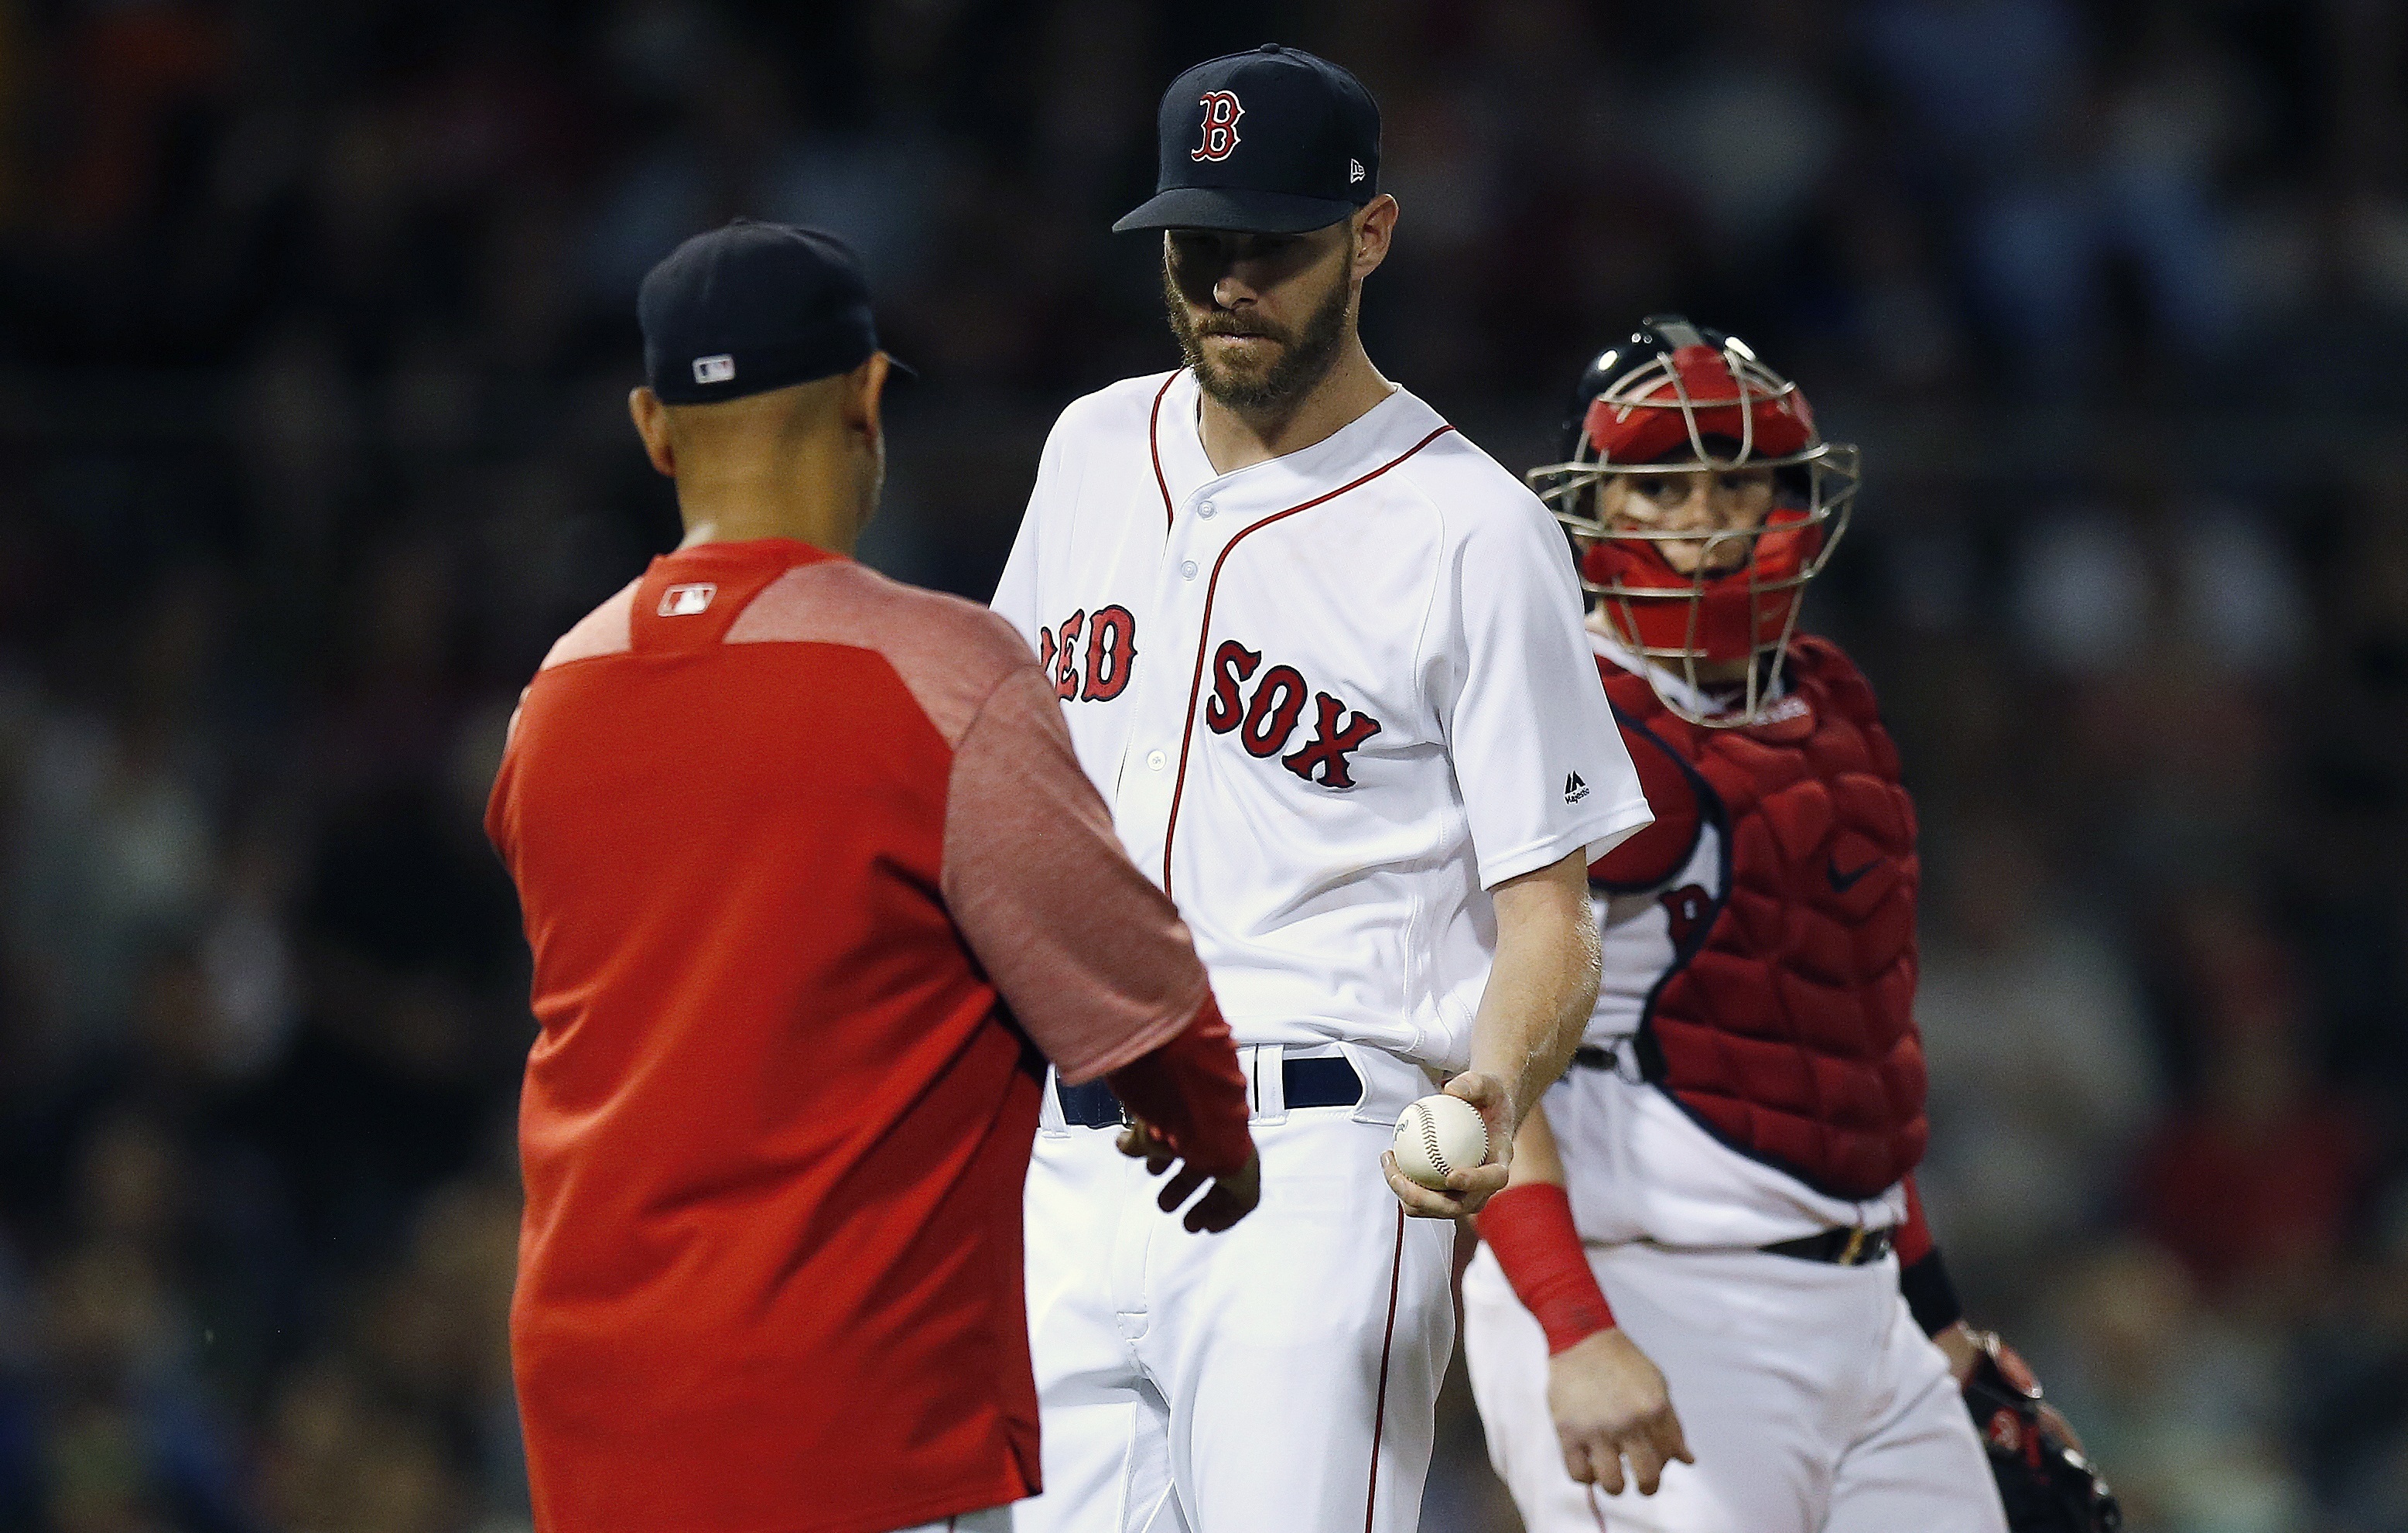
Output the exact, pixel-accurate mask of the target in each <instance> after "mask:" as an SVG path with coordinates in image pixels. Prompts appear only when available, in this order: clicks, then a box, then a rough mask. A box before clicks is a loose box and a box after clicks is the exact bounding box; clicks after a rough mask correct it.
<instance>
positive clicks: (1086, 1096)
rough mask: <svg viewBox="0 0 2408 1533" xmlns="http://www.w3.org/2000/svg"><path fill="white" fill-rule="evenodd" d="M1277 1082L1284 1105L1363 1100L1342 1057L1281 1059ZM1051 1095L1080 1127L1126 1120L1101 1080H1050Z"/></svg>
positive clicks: (1352, 1069) (1336, 1104)
mask: <svg viewBox="0 0 2408 1533" xmlns="http://www.w3.org/2000/svg"><path fill="white" fill-rule="evenodd" d="M1280 1081H1281V1084H1282V1086H1283V1088H1284V1089H1285V1092H1286V1096H1287V1105H1288V1106H1289V1107H1291V1108H1299V1107H1353V1106H1355V1104H1356V1103H1358V1102H1360V1101H1362V1100H1363V1078H1362V1077H1361V1076H1359V1075H1357V1074H1355V1067H1354V1066H1352V1065H1350V1064H1348V1063H1347V1062H1346V1061H1345V1060H1344V1059H1343V1058H1340V1057H1337V1056H1334V1055H1333V1056H1330V1057H1327V1058H1323V1059H1283V1060H1282V1061H1281V1062H1280ZM1054 1096H1057V1097H1059V1098H1061V1102H1062V1121H1063V1122H1065V1123H1069V1124H1076V1125H1078V1126H1080V1127H1081V1128H1109V1127H1111V1126H1113V1125H1118V1124H1125V1123H1126V1122H1128V1116H1127V1114H1126V1113H1125V1112H1123V1111H1122V1110H1121V1099H1120V1098H1119V1097H1117V1096H1113V1095H1112V1088H1111V1087H1110V1086H1108V1085H1106V1084H1104V1083H1103V1082H1101V1081H1090V1082H1087V1083H1086V1084H1084V1085H1079V1086H1070V1085H1065V1084H1063V1083H1062V1082H1060V1081H1058V1080H1057V1081H1055V1082H1054Z"/></svg>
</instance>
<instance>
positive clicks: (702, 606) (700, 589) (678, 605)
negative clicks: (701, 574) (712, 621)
mask: <svg viewBox="0 0 2408 1533" xmlns="http://www.w3.org/2000/svg"><path fill="white" fill-rule="evenodd" d="M716 595H719V587H717V586H715V585H713V584H711V583H710V581H708V580H704V581H701V582H699V583H697V584H694V585H673V586H671V587H669V588H668V589H667V591H664V592H662V593H661V616H663V617H665V618H690V617H692V616H694V615H695V613H697V612H708V611H710V598H711V597H713V596H716Z"/></svg>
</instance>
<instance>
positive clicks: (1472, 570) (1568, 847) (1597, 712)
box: [1425, 486, 1653, 889]
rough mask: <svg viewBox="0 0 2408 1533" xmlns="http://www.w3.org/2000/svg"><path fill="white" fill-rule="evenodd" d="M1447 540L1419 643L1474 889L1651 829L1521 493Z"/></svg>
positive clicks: (1548, 551) (1566, 583)
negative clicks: (1467, 840) (1466, 834)
mask: <svg viewBox="0 0 2408 1533" xmlns="http://www.w3.org/2000/svg"><path fill="white" fill-rule="evenodd" d="M1514 489H1515V492H1516V493H1517V494H1518V499H1514V500H1511V501H1509V502H1508V503H1507V504H1505V505H1501V506H1494V507H1490V508H1488V509H1489V510H1490V511H1491V512H1492V514H1489V515H1486V516H1483V517H1480V518H1478V519H1476V520H1474V521H1472V522H1471V523H1469V525H1467V526H1466V527H1464V528H1463V529H1462V531H1461V532H1460V533H1459V534H1458V536H1457V537H1455V538H1454V539H1453V541H1452V545H1451V549H1450V556H1449V558H1448V560H1447V562H1446V567H1445V569H1444V571H1443V573H1442V581H1443V583H1442V587H1441V591H1440V592H1439V594H1438V597H1437V600H1436V601H1435V603H1434V609H1433V614H1432V616H1433V620H1434V621H1433V623H1432V624H1431V628H1432V632H1430V633H1429V634H1428V635H1427V637H1426V638H1425V648H1426V653H1427V654H1428V656H1429V660H1430V666H1429V674H1430V675H1431V676H1432V677H1433V680H1434V691H1435V692H1436V694H1437V696H1436V702H1437V705H1438V708H1439V711H1440V713H1441V718H1442V719H1443V721H1444V727H1445V732H1446V740H1447V747H1448V751H1449V753H1450V755H1451V757H1452V759H1453V762H1454V766H1455V782H1456V786H1457V788H1458V789H1459V791H1460V792H1461V794H1462V795H1463V802H1464V809H1465V813H1466V815H1467V816H1468V818H1469V821H1470V825H1471V840H1472V847H1473V850H1474V852H1475V853H1476V854H1477V855H1478V858H1479V862H1480V881H1481V884H1482V885H1483V887H1485V888H1491V889H1493V888H1495V887H1496V886H1497V885H1498V884H1499V883H1502V882H1504V881H1506V880H1508V879H1512V878H1517V877H1519V876H1520V875H1522V874H1524V873H1528V872H1532V871H1534V870H1536V869H1538V868H1541V867H1547V866H1549V865H1550V864H1553V863H1555V862H1559V861H1561V860H1562V859H1563V858H1565V857H1567V856H1570V855H1571V854H1572V853H1574V852H1584V853H1585V860H1587V861H1589V862H1592V863H1593V862H1595V861H1597V860H1598V858H1600V857H1602V856H1604V855H1605V854H1606V853H1607V852H1611V851H1612V850H1613V848H1614V847H1615V846H1616V845H1618V844H1620V843H1621V842H1622V841H1623V840H1624V839H1626V838H1628V837H1629V836H1630V835H1631V834H1632V833H1633V832H1635V831H1637V830H1639V829H1640V828H1641V826H1643V825H1645V824H1648V822H1649V821H1650V820H1651V819H1652V818H1653V815H1652V814H1651V813H1650V811H1649V809H1648V807H1647V798H1646V795H1645V794H1644V793H1642V792H1641V789H1640V785H1639V777H1638V773H1637V772H1636V771H1635V770H1634V769H1633V768H1632V766H1631V763H1630V753H1629V752H1628V751H1627V749H1625V747H1624V745H1623V742H1622V732H1621V730H1620V728H1619V727H1618V726H1617V725H1616V724H1615V723H1614V719H1613V708H1612V706H1611V705H1610V704H1609V703H1608V701H1607V699H1606V695H1605V690H1604V688H1603V687H1601V686H1599V685H1598V677H1597V661H1596V658H1595V656H1594V655H1593V654H1592V653H1591V652H1590V650H1589V646H1588V640H1587V638H1586V636H1585V634H1584V632H1583V631H1582V628H1581V596H1580V584H1579V581H1578V580H1576V579H1575V578H1574V576H1573V574H1572V564H1571V554H1570V550H1569V549H1568V548H1567V547H1566V545H1565V542H1564V539H1563V536H1562V534H1560V533H1559V532H1557V531H1556V529H1555V523H1553V522H1552V521H1551V520H1550V519H1549V518H1548V516H1547V513H1546V510H1545V509H1544V508H1542V507H1541V506H1540V505H1539V503H1538V501H1537V500H1536V499H1534V498H1532V497H1530V496H1529V495H1527V494H1519V487H1518V486H1515V487H1514Z"/></svg>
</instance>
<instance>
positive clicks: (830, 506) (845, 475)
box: [627, 352, 887, 553]
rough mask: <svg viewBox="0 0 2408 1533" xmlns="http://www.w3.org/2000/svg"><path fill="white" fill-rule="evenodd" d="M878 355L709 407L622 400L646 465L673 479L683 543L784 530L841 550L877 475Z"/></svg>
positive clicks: (880, 463)
mask: <svg viewBox="0 0 2408 1533" xmlns="http://www.w3.org/2000/svg"><path fill="white" fill-rule="evenodd" d="M886 374H887V362H886V357H885V354H884V353H883V352H872V353H871V354H870V355H869V356H868V357H867V358H865V359H864V360H863V361H862V363H861V365H859V366H857V367H855V368H853V371H851V372H849V373H839V374H838V375H837V376H835V377H833V378H821V379H814V380H811V381H810V382H808V383H796V384H791V385H789V386H788V387H786V388H782V389H769V390H767V391H764V392H763V393H760V394H746V395H744V396H743V397H741V398H738V399H728V400H723V401H720V402H718V403H716V404H710V405H669V404H664V403H663V402H662V401H661V398H660V396H659V395H658V394H654V393H653V392H652V390H651V389H650V388H638V389H637V390H636V391H635V392H634V393H632V394H629V395H628V396H627V409H628V413H629V414H630V415H632V416H633V417H634V418H635V423H636V433H637V435H638V436H639V437H642V438H643V441H644V452H645V455H646V456H648V457H650V458H651V459H652V466H653V467H654V468H657V469H659V470H660V471H661V472H662V473H664V474H667V476H669V477H670V478H671V479H673V480H676V481H677V494H678V511H679V514H680V515H681V517H683V518H684V521H685V529H686V536H685V541H686V542H687V543H689V544H692V543H710V542H720V543H725V542H738V541H741V540H744V539H747V538H753V537H795V538H800V539H801V540H803V541H804V542H807V543H813V544H817V545H818V546H819V547H821V548H824V549H829V550H832V551H834V552H839V553H850V552H853V544H854V543H855V542H856V541H857V540H858V539H859V538H860V537H861V529H862V528H863V527H864V526H866V525H867V524H868V522H869V519H870V517H871V516H872V515H873V514H874V513H875V512H876V511H877V509H878V497H879V493H880V491H881V490H882V488H883V486H884V483H885V478H886V437H885V432H884V429H883V427H882V423H881V419H880V402H881V398H882V394H883V393H884V391H885V386H886Z"/></svg>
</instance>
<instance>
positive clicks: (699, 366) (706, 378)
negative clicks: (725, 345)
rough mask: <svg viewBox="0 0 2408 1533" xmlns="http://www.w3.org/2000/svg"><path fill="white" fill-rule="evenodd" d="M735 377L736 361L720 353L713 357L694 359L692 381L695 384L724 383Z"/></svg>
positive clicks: (724, 353)
mask: <svg viewBox="0 0 2408 1533" xmlns="http://www.w3.org/2000/svg"><path fill="white" fill-rule="evenodd" d="M735 377H736V359H735V358H734V357H732V356H729V355H728V354H727V353H726V352H724V351H722V352H721V353H720V354H719V355H717V356H715V357H696V358H695V359H694V380H695V382H697V383H725V382H728V381H730V380H733V379H734V378H735Z"/></svg>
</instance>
